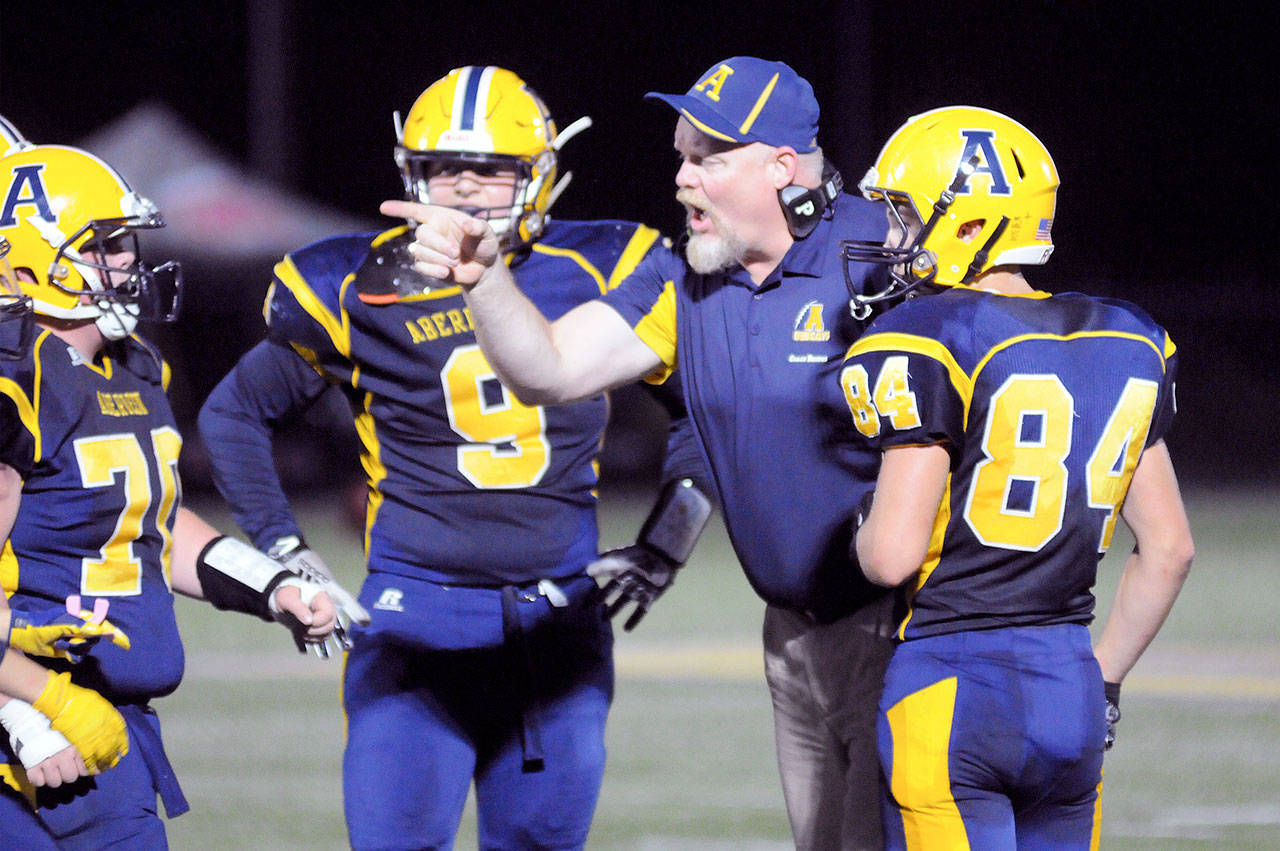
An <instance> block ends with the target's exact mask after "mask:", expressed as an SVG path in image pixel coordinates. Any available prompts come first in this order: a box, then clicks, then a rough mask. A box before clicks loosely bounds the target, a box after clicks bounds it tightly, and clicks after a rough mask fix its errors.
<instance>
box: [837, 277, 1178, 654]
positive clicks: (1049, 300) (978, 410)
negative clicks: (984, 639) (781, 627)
mask: <svg viewBox="0 0 1280 851" xmlns="http://www.w3.org/2000/svg"><path fill="white" fill-rule="evenodd" d="M1174 352H1175V349H1174V345H1173V343H1172V341H1170V340H1169V337H1168V335H1167V334H1166V333H1165V331H1164V329H1163V328H1161V327H1160V326H1158V325H1156V324H1155V323H1154V322H1153V321H1152V320H1151V319H1150V318H1149V317H1148V316H1147V315H1146V314H1145V313H1144V312H1142V311H1141V310H1140V309H1139V308H1137V307H1136V306H1134V305H1132V304H1129V303H1127V302H1123V301H1118V300H1110V299H1099V298H1093V297H1090V296H1085V295H1081V294H1078V293H1065V294H1061V295H1054V296H1050V295H1049V294H1048V293H1043V292H1036V293H1031V294H1027V295H1003V294H997V293H992V292H986V291H982V290H975V289H968V288H964V287H955V288H948V289H947V290H946V291H944V292H942V293H939V294H936V295H929V296H925V297H922V298H916V299H912V300H910V301H907V302H905V303H903V304H901V305H899V306H898V307H895V308H894V309H893V310H890V311H889V312H888V313H886V314H884V315H883V316H881V317H880V318H879V319H877V320H876V322H875V323H873V324H872V326H871V327H870V328H869V329H868V330H867V333H866V334H864V335H863V336H862V337H861V338H860V339H859V340H858V341H857V342H856V343H855V344H854V345H853V346H852V347H850V349H849V353H848V355H847V356H846V361H845V365H844V368H843V369H842V371H841V385H842V387H843V390H844V394H845V399H846V401H847V402H848V404H849V409H850V412H851V413H852V415H853V420H854V425H855V426H856V427H857V430H858V432H859V434H860V435H861V436H862V437H863V438H865V439H866V440H867V441H869V442H870V443H871V444H872V445H873V446H875V447H877V448H879V449H882V450H885V449H890V448H893V447H901V446H913V445H916V446H918V445H930V444H942V445H944V446H945V447H946V448H947V449H948V451H949V452H950V455H951V473H950V476H949V477H948V480H947V487H946V490H945V492H944V494H943V498H942V504H941V506H940V507H939V510H938V516H937V518H936V520H935V522H934V529H933V534H932V537H931V538H930V542H929V550H928V553H927V555H926V557H925V561H924V564H923V565H922V566H921V570H920V572H919V574H917V576H916V578H915V580H914V588H913V595H912V598H911V607H910V611H909V613H908V615H907V618H906V619H905V620H904V622H903V624H902V626H901V627H900V629H899V638H902V639H910V638H920V637H924V636H928V635H940V634H944V633H949V632H956V631H959V630H967V629H986V628H992V627H1001V626H1028V625H1036V624H1058V623H1085V624H1087V623H1089V622H1090V621H1091V620H1092V618H1093V605H1094V598H1093V594H1092V592H1091V590H1090V589H1091V588H1092V586H1093V583H1094V579H1095V576H1096V572H1097V565H1098V561H1099V560H1100V559H1101V558H1102V555H1103V554H1104V553H1105V552H1106V550H1107V548H1108V547H1109V546H1110V543H1111V537H1112V533H1113V531H1114V529H1115V523H1116V518H1117V515H1118V512H1119V509H1120V506H1121V505H1122V504H1123V502H1124V497H1125V494H1126V493H1127V491H1128V487H1129V480H1130V478H1131V476H1132V474H1133V470H1134V468H1135V467H1136V466H1137V463H1138V458H1139V457H1140V456H1141V454H1142V451H1143V449H1145V448H1146V447H1147V446H1150V445H1152V444H1154V443H1156V442H1157V441H1158V440H1160V439H1161V438H1162V437H1163V436H1164V433H1165V431H1166V430H1167V429H1168V427H1169V423H1170V421H1171V420H1172V417H1173V412H1174V393H1173V387H1174V377H1175V370H1176V358H1175V355H1174Z"/></svg>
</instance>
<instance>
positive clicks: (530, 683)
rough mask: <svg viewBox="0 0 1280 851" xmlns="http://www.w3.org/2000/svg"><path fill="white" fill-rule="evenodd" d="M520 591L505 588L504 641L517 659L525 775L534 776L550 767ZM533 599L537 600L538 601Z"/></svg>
mask: <svg viewBox="0 0 1280 851" xmlns="http://www.w3.org/2000/svg"><path fill="white" fill-rule="evenodd" d="M520 594H521V592H520V589H519V588H517V587H516V586H515V585H504V586H502V638H503V641H504V643H505V644H506V646H507V647H508V648H510V650H511V653H512V659H513V667H514V668H515V670H514V671H513V672H512V673H513V674H514V676H512V678H511V682H512V685H513V686H515V687H516V689H517V692H516V696H517V699H518V701H519V706H520V707H521V709H520V744H521V746H522V747H523V749H524V762H523V764H522V765H521V769H520V770H521V771H523V772H524V773H525V774H532V773H534V772H537V771H542V770H543V768H545V767H546V763H545V761H544V760H543V756H542V721H541V719H540V718H539V712H538V690H537V688H536V686H537V680H536V679H535V677H536V676H537V670H536V668H535V667H534V664H533V653H532V651H531V650H530V649H529V640H528V637H527V636H526V635H525V633H524V627H523V626H522V625H521V623H520V608H519V606H520V602H519V596H520ZM533 599H535V600H536V599H537V597H534V598H533Z"/></svg>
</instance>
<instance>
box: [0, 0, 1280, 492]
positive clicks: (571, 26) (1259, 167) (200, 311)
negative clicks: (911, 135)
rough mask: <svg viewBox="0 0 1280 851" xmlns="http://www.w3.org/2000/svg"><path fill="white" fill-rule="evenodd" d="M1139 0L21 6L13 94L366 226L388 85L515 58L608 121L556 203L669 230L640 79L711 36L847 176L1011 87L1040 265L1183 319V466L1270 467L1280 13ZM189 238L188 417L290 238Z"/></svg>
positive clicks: (1041, 272) (5, 19)
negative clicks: (172, 130) (1266, 77)
mask: <svg viewBox="0 0 1280 851" xmlns="http://www.w3.org/2000/svg"><path fill="white" fill-rule="evenodd" d="M660 5H662V6H664V7H667V8H666V10H665V11H664V10H662V9H660V8H659V6H660ZM1138 5H1139V4H1134V6H1135V7H1136V6H1138ZM1141 5H1142V6H1143V10H1142V11H1138V10H1137V9H1136V8H1135V10H1134V11H1125V10H1124V9H1125V8H1127V4H1083V3H1048V2H1023V3H1019V4H1005V3H991V2H986V3H952V4H919V3H889V2H844V3H840V2H810V3H804V4H800V5H787V4H763V3H736V4H728V3H702V4H680V5H679V6H675V7H669V6H668V4H657V3H647V4H639V3H623V2H599V3H594V4H591V5H577V4H555V5H554V6H551V5H542V6H539V5H535V4H521V5H519V6H515V5H507V4H497V3H494V4H490V3H482V2H472V3H456V2H451V3H429V2H423V3H400V4H391V3H362V4H355V3H352V4H338V3H323V4H321V3H315V4H309V3H304V2H300V0H295V2H287V1H286V0H269V1H268V0H260V1H259V2H253V0H243V2H226V3H220V4H201V5H198V6H197V5H191V6H190V7H188V6H187V5H186V4H175V3H159V2H138V3H131V4H128V5H127V6H121V5H118V4H106V3H102V4H94V5H89V4H77V3H72V4H54V3H50V4H46V6H47V7H48V8H46V9H43V10H40V11H33V6H32V5H31V4H25V5H24V6H23V7H22V8H19V9H15V8H14V4H10V3H6V4H5V5H4V8H3V13H2V17H0V114H3V115H5V116H6V117H7V118H9V119H10V120H11V121H12V122H13V123H14V124H15V125H16V126H17V127H18V128H19V129H21V130H22V131H23V133H24V134H26V135H27V136H28V137H29V138H30V139H32V140H34V141H37V142H60V143H67V144H78V143H80V142H81V141H82V140H83V139H84V138H85V137H86V136H89V135H90V134H92V133H94V132H95V131H97V130H98V129H99V128H101V127H103V126H104V125H107V124H109V123H110V122H111V121H112V120H113V119H115V118H116V117H118V116H119V115H121V114H122V113H124V112H125V111H127V110H129V109H130V108H131V107H133V106H134V105H136V104H138V103H141V102H155V101H158V102H161V103H164V104H167V105H168V106H169V107H171V108H173V109H174V110H176V111H177V112H178V113H180V114H181V116H182V117H183V119H184V120H185V121H186V122H188V123H189V124H190V125H191V127H192V128H193V129H194V130H196V131H197V132H198V133H199V134H201V135H202V136H203V137H204V138H205V139H206V140H207V141H208V142H209V143H210V144H212V145H213V146H214V147H215V148H217V149H218V151H219V152H220V153H222V154H224V155H226V156H227V157H229V158H230V159H231V160H233V161H234V162H235V163H236V164H237V165H239V166H240V167H242V168H244V169H245V171H246V172H247V173H252V174H255V175H257V176H261V177H264V178H270V179H271V180H274V181H275V182H277V183H278V184H279V185H280V186H281V187H283V188H285V189H288V190H289V191H291V192H295V193H298V194H300V195H302V196H304V197H306V198H309V199H314V200H316V201H318V202H323V203H324V204H327V205H329V206H331V207H334V208H337V209H339V210H341V211H343V212H345V213H346V214H348V215H351V216H353V217H357V218H359V219H360V220H362V221H364V222H367V223H369V224H371V225H376V223H377V222H378V216H377V205H378V202H379V201H381V200H382V199H384V198H388V197H394V196H397V195H398V193H399V183H398V177H397V175H396V173H395V169H394V166H393V164H392V162H391V150H392V146H393V143H394V138H393V132H392V122H391V117H390V116H391V112H392V110H395V109H398V110H400V111H401V112H402V113H404V112H407V111H408V109H409V106H410V105H411V104H412V103H413V100H414V99H415V97H416V96H417V95H418V93H419V92H420V91H421V90H422V89H423V88H424V87H425V86H426V85H428V84H429V83H430V82H431V81H433V80H434V79H436V78H437V77H439V76H441V75H443V74H444V73H445V72H446V71H448V70H449V69H450V68H453V67H456V66H458V65H464V64H498V65H503V66H506V67H508V68H511V69H512V70H514V71H516V72H517V73H518V74H520V75H521V76H523V77H524V78H525V79H526V80H527V81H528V82H529V83H530V84H531V85H532V86H533V87H534V88H535V89H537V90H538V92H539V93H540V94H541V95H542V96H543V98H544V99H545V100H546V101H547V104H548V106H549V107H550V109H551V112H552V113H553V115H554V116H555V118H556V120H557V122H558V124H559V126H560V127H564V126H566V125H567V124H569V123H570V122H571V121H573V120H574V119H576V118H577V117H578V116H580V115H584V114H587V115H590V116H592V118H593V119H594V121H595V124H594V127H593V128H592V129H590V130H588V131H587V132H586V133H584V134H583V135H581V136H579V137H578V138H576V139H575V140H573V141H572V142H570V143H569V144H568V145H567V146H566V153H565V155H564V156H563V158H562V167H563V166H567V167H568V168H570V169H572V170H573V172H574V174H575V179H574V182H573V185H572V187H571V188H570V189H569V190H568V192H567V193H566V194H565V195H564V196H563V197H562V199H561V200H560V201H559V202H558V204H557V205H556V207H555V214H556V215H557V216H558V217H560V218H627V219H637V220H642V221H645V222H647V223H649V224H652V225H654V226H656V227H659V228H660V229H661V230H663V231H664V232H665V233H667V234H669V235H674V234H675V233H676V232H677V231H678V230H679V228H680V227H681V226H682V222H683V215H682V212H681V210H680V208H679V207H678V205H676V204H675V202H674V200H673V199H672V192H673V183H672V180H673V177H674V173H675V168H676V157H675V154H674V152H673V151H672V150H671V143H670V141H671V131H672V129H673V127H674V121H673V116H672V114H671V113H670V110H669V109H667V108H666V107H664V106H662V105H660V104H654V103H650V102H645V101H643V100H642V96H643V94H644V93H645V92H646V91H649V90H655V89H656V90H658V91H666V92H679V91H684V90H685V89H687V88H688V87H689V86H690V85H691V84H692V83H693V82H695V81H696V79H697V78H698V76H699V75H700V74H701V73H702V72H703V71H704V70H705V69H706V68H707V67H708V66H710V65H711V64H712V63H713V62H715V61H717V60H719V59H723V58H727V57H729V56H733V55H738V54H754V55H758V56H762V57H764V58H768V59H782V60H784V61H786V62H788V63H789V64H791V65H792V66H793V67H794V68H795V69H796V70H797V71H799V72H800V73H801V74H802V75H803V76H805V77H807V78H808V79H809V80H810V81H811V82H812V83H813V85H814V88H815V90H816V93H817V96H818V100H819V103H820V104H822V108H823V122H822V132H821V134H820V137H819V141H820V143H821V144H822V145H823V147H824V149H825V151H826V153H827V156H828V157H829V158H830V159H831V160H832V161H834V162H835V163H836V165H837V166H839V167H840V168H841V170H842V171H843V172H844V175H845V179H846V183H848V184H850V185H853V184H856V182H857V180H858V179H859V178H860V177H861V176H862V173H863V172H864V171H865V170H866V168H867V166H868V165H869V164H870V163H871V161H872V160H873V159H874V156H875V154H876V152H877V151H878V150H879V147H880V145H881V143H882V142H883V141H884V139H885V138H886V137H887V136H888V135H889V134H890V133H891V132H892V131H893V130H894V129H895V128H896V127H897V126H898V125H899V124H901V123H902V121H903V120H905V119H906V118H907V117H908V116H910V115H912V114H915V113H917V112H920V111H923V110H925V109H929V108H933V107H936V106H941V105H946V104H950V103H971V104H974V105H980V106H986V107H990V108H993V109H997V110H1000V111H1002V112H1006V113H1008V114H1009V115H1011V116H1013V117H1014V118H1016V119H1018V120H1019V121H1021V122H1022V123H1024V124H1026V125H1027V126H1028V127H1029V128H1031V129H1032V131H1034V132H1035V133H1036V134H1037V135H1038V136H1039V137H1040V138H1041V139H1042V140H1043V141H1044V142H1045V144H1046V146H1047V147H1048V148H1049V150H1050V151H1051V152H1052V153H1053V155H1054V158H1055V161H1056V163H1057V166H1058V170H1059V173H1060V175H1061V178H1062V188H1061V190H1060V192H1059V196H1058V210H1057V218H1056V221H1055V227H1054V241H1055V244H1056V246H1057V250H1056V252H1055V254H1054V257H1053V260H1052V261H1051V263H1050V264H1049V265H1048V266H1047V267H1045V268H1043V269H1032V270H1031V272H1030V274H1029V275H1028V277H1029V278H1030V279H1031V280H1032V282H1033V283H1035V284H1037V285H1039V286H1041V287H1044V288H1046V289H1050V290H1066V289H1075V290H1083V291H1086V292H1090V293H1094V294H1098V295H1111V296H1118V297H1123V298H1129V299H1132V300H1134V301H1137V302H1139V303H1140V304H1142V305H1143V306H1144V307H1146V308H1147V309H1148V310H1149V311H1150V312H1151V313H1152V314H1153V315H1155V316H1156V318H1157V319H1158V320H1159V321H1161V322H1162V323H1163V324H1164V325H1165V326H1166V327H1168V328H1169V330H1170V333H1171V334H1172V336H1173V339H1174V340H1175V342H1176V343H1177V344H1178V346H1179V350H1180V357H1181V380H1180V382H1179V402H1180V409H1181V413H1180V417H1179V419H1178V421H1177V423H1176V425H1175V428H1174V431H1173V433H1172V434H1171V436H1170V439H1169V442H1170V446H1171V448H1172V451H1173V454H1174V458H1175V461H1176V462H1177V463H1178V465H1179V467H1180V469H1181V470H1182V472H1183V478H1184V479H1187V480H1191V481H1193V482H1195V483H1197V484H1200V485H1209V486H1211V485H1214V484H1216V483H1227V484H1235V483H1257V484H1264V485H1275V484H1277V483H1280V450H1278V449H1277V446H1276V442H1275V441H1274V440H1273V435H1274V434H1275V432H1276V429H1277V426H1276V423H1277V421H1278V420H1280V382H1277V380H1276V379H1275V377H1274V375H1273V373H1272V372H1271V370H1272V367H1273V364H1275V363H1276V356H1277V354H1280V351H1278V350H1280V346H1277V342H1276V337H1277V331H1278V330H1280V297H1277V293H1276V288H1277V281H1276V280H1275V278H1276V276H1275V273H1274V271H1273V268H1272V267H1270V266H1267V265H1265V263H1264V260H1269V259H1270V258H1271V257H1272V255H1273V253H1274V249H1275V247H1276V243H1277V239H1276V225H1275V214H1274V212H1273V207H1274V200H1273V195H1274V193H1275V192H1276V188H1277V182H1276V177H1277V171H1278V170H1277V168H1276V165H1275V160H1274V156H1273V155H1274V151H1275V149H1276V141H1277V133H1276V108H1275V96H1274V94H1273V93H1272V92H1271V91H1264V88H1263V85H1262V80H1261V76H1262V72H1261V70H1260V68H1259V64H1260V62H1261V60H1260V59H1259V56H1260V55H1261V53H1265V52H1266V51H1265V50H1262V49H1261V47H1260V40H1261V41H1265V40H1266V39H1260V35H1261V34H1260V33H1259V32H1258V28H1259V26H1260V21H1262V20H1265V19H1267V18H1269V17H1270V15H1269V14H1262V15H1260V16H1259V15H1257V14H1254V10H1253V9H1252V8H1251V7H1248V6H1236V5H1233V4H1231V3H1217V4H1213V5H1208V4H1205V5H1196V6H1188V5H1186V4H1176V8H1178V9H1179V11H1177V12H1173V11H1169V10H1170V9H1172V8H1175V6H1173V5H1169V6H1164V7H1163V8H1161V7H1155V8H1157V9H1159V11H1152V9H1151V8H1149V7H1147V6H1146V4H1141ZM1113 7H1114V8H1113ZM1260 51H1261V53H1260ZM1273 87H1274V86H1273V85H1272V86H1268V87H1267V88H1268V89H1270V88H1273ZM126 176H128V175H126ZM134 183H135V186H136V188H138V189H139V190H140V191H142V192H143V193H144V194H146V193H147V186H146V185H145V184H141V183H140V182H139V181H137V180H134ZM1268 246H1270V247H1268ZM179 259H182V260H184V263H185V265H186V266H187V270H188V280H189V295H190V297H189V299H188V310H187V312H186V313H185V315H184V318H183V319H182V320H181V321H180V323H179V324H178V326H177V327H176V328H169V329H163V330H161V331H157V332H155V334H156V336H157V337H158V339H160V340H161V341H162V345H164V347H165V350H166V353H167V354H169V355H170V357H171V359H172V360H173V361H174V364H175V370H176V374H177V376H178V377H177V379H176V381H175V405H176V407H177V408H178V411H179V416H180V418H181V419H182V420H183V423H184V425H186V424H188V423H190V419H191V417H193V416H194V410H195V408H196V407H198V405H199V402H200V401H201V400H202V399H203V396H204V395H205V394H206V393H207V392H208V391H209V389H211V388H212V385H213V383H215V382H216V381H217V379H218V378H220V377H221V375H222V374H223V373H224V372H225V371H226V369H228V368H229V367H230V365H231V363H233V362H234V360H235V358H236V357H237V356H238V355H239V354H240V353H241V352H242V351H243V350H244V349H245V348H247V347H248V346H249V345H251V344H252V342H254V339H255V337H256V335H257V334H258V333H260V324H261V323H260V320H259V319H257V318H256V317H257V316H258V315H259V314H258V311H259V308H260V305H261V297H262V294H263V292H264V291H265V287H266V282H267V280H268V279H269V275H270V263H271V262H272V258H270V257H263V258H261V259H260V260H256V261H254V262H253V263H244V264H240V265H238V266H215V265H210V264H208V263H203V264H202V263H201V262H199V261H191V260H188V258H185V257H181V256H180V257H179ZM641 401H642V400H638V399H636V398H634V397H633V396H630V395H627V394H624V395H623V397H622V403H621V404H620V405H619V406H618V407H619V408H620V409H621V410H620V411H619V416H620V418H622V419H623V420H626V418H627V417H628V416H630V417H631V418H632V419H633V420H634V419H636V418H637V417H643V416H647V415H648V414H647V412H648V409H647V408H642V407H640V404H641ZM636 411H639V412H640V413H636ZM633 425H634V423H633ZM648 431H649V430H647V429H639V430H638V431H637V430H627V431H626V433H627V434H629V435H631V436H632V438H633V439H632V440H631V442H632V443H633V444H634V443H635V441H636V440H639V441H640V446H641V449H640V451H639V452H635V451H631V452H628V451H627V450H626V448H625V447H624V448H623V449H621V450H618V449H615V450H611V454H610V455H609V456H608V457H607V459H606V460H607V461H608V462H609V463H607V464H606V474H608V473H610V472H611V471H612V473H613V474H614V475H617V476H619V477H625V476H628V475H631V474H632V473H636V474H637V475H648V474H647V473H643V474H641V473H637V471H638V470H640V469H642V468H644V467H645V466H646V465H645V464H644V463H643V462H644V455H645V453H646V452H649V451H651V450H652V449H653V448H654V444H655V440H654V439H653V438H652V436H649V435H648V434H647V432H648ZM186 434H187V446H188V452H187V453H186V455H185V456H184V463H185V465H186V466H185V467H184V474H185V475H186V476H187V479H188V482H189V484H190V485H192V486H194V487H199V486H200V485H201V484H202V481H201V474H202V465H201V463H200V460H199V459H200V449H199V443H198V439H197V437H196V435H195V430H194V427H193V426H188V427H187V428H186ZM660 442H661V440H660V438H658V439H657V440H656V443H657V444H658V445H660ZM616 444H617V441H615V445H616ZM301 466H303V467H305V466H307V464H306V463H305V458H304V463H302V464H301ZM188 468H189V469H188ZM329 469H332V467H329ZM304 478H305V477H304Z"/></svg>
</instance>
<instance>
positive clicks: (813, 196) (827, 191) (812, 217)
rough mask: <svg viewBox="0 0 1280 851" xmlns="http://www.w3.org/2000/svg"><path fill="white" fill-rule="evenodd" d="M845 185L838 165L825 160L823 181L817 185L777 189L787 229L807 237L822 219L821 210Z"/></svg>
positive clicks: (793, 233)
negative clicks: (813, 187) (810, 187)
mask: <svg viewBox="0 0 1280 851" xmlns="http://www.w3.org/2000/svg"><path fill="white" fill-rule="evenodd" d="M843 188H844V179H843V178H842V177H841V176H840V172H839V171H837V170H836V168H835V166H833V165H831V163H829V162H826V161H825V160H824V161H823V163H822V184H821V185H820V186H818V187H817V188H815V189H809V188H807V187H804V186H796V185H795V184H794V183H793V184H791V185H789V186H784V187H782V188H781V189H779V190H778V203H779V204H781V205H782V214H783V216H784V217H786V220H787V230H789V231H791V235H792V236H793V237H795V238H796V239H804V238H805V237H806V236H808V235H809V234H811V233H813V229H814V228H816V227H817V226H818V222H820V221H822V214H823V213H825V212H826V210H827V207H829V206H831V203H832V202H833V201H835V200H836V197H837V196H838V195H839V194H840V190H841V189H843Z"/></svg>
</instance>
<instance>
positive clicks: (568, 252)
mask: <svg viewBox="0 0 1280 851" xmlns="http://www.w3.org/2000/svg"><path fill="white" fill-rule="evenodd" d="M533 250H534V251H536V252H537V253H538V254H546V255H548V256H551V257H567V258H569V259H570V260H572V261H573V262H574V263H577V264H578V265H579V266H581V267H582V270H583V271H584V272H586V273H587V274H588V275H590V276H591V277H592V278H593V279H594V280H595V282H596V286H597V287H599V288H600V292H601V293H604V292H605V282H604V275H601V274H600V270H599V269H597V268H596V267H595V266H593V265H591V262H590V261H589V260H587V258H585V257H583V256H582V255H581V254H579V253H578V252H576V251H574V250H573V249H570V248H557V247H555V246H553V245H543V244H541V243H538V242H535V243H534V244H533Z"/></svg>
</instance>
